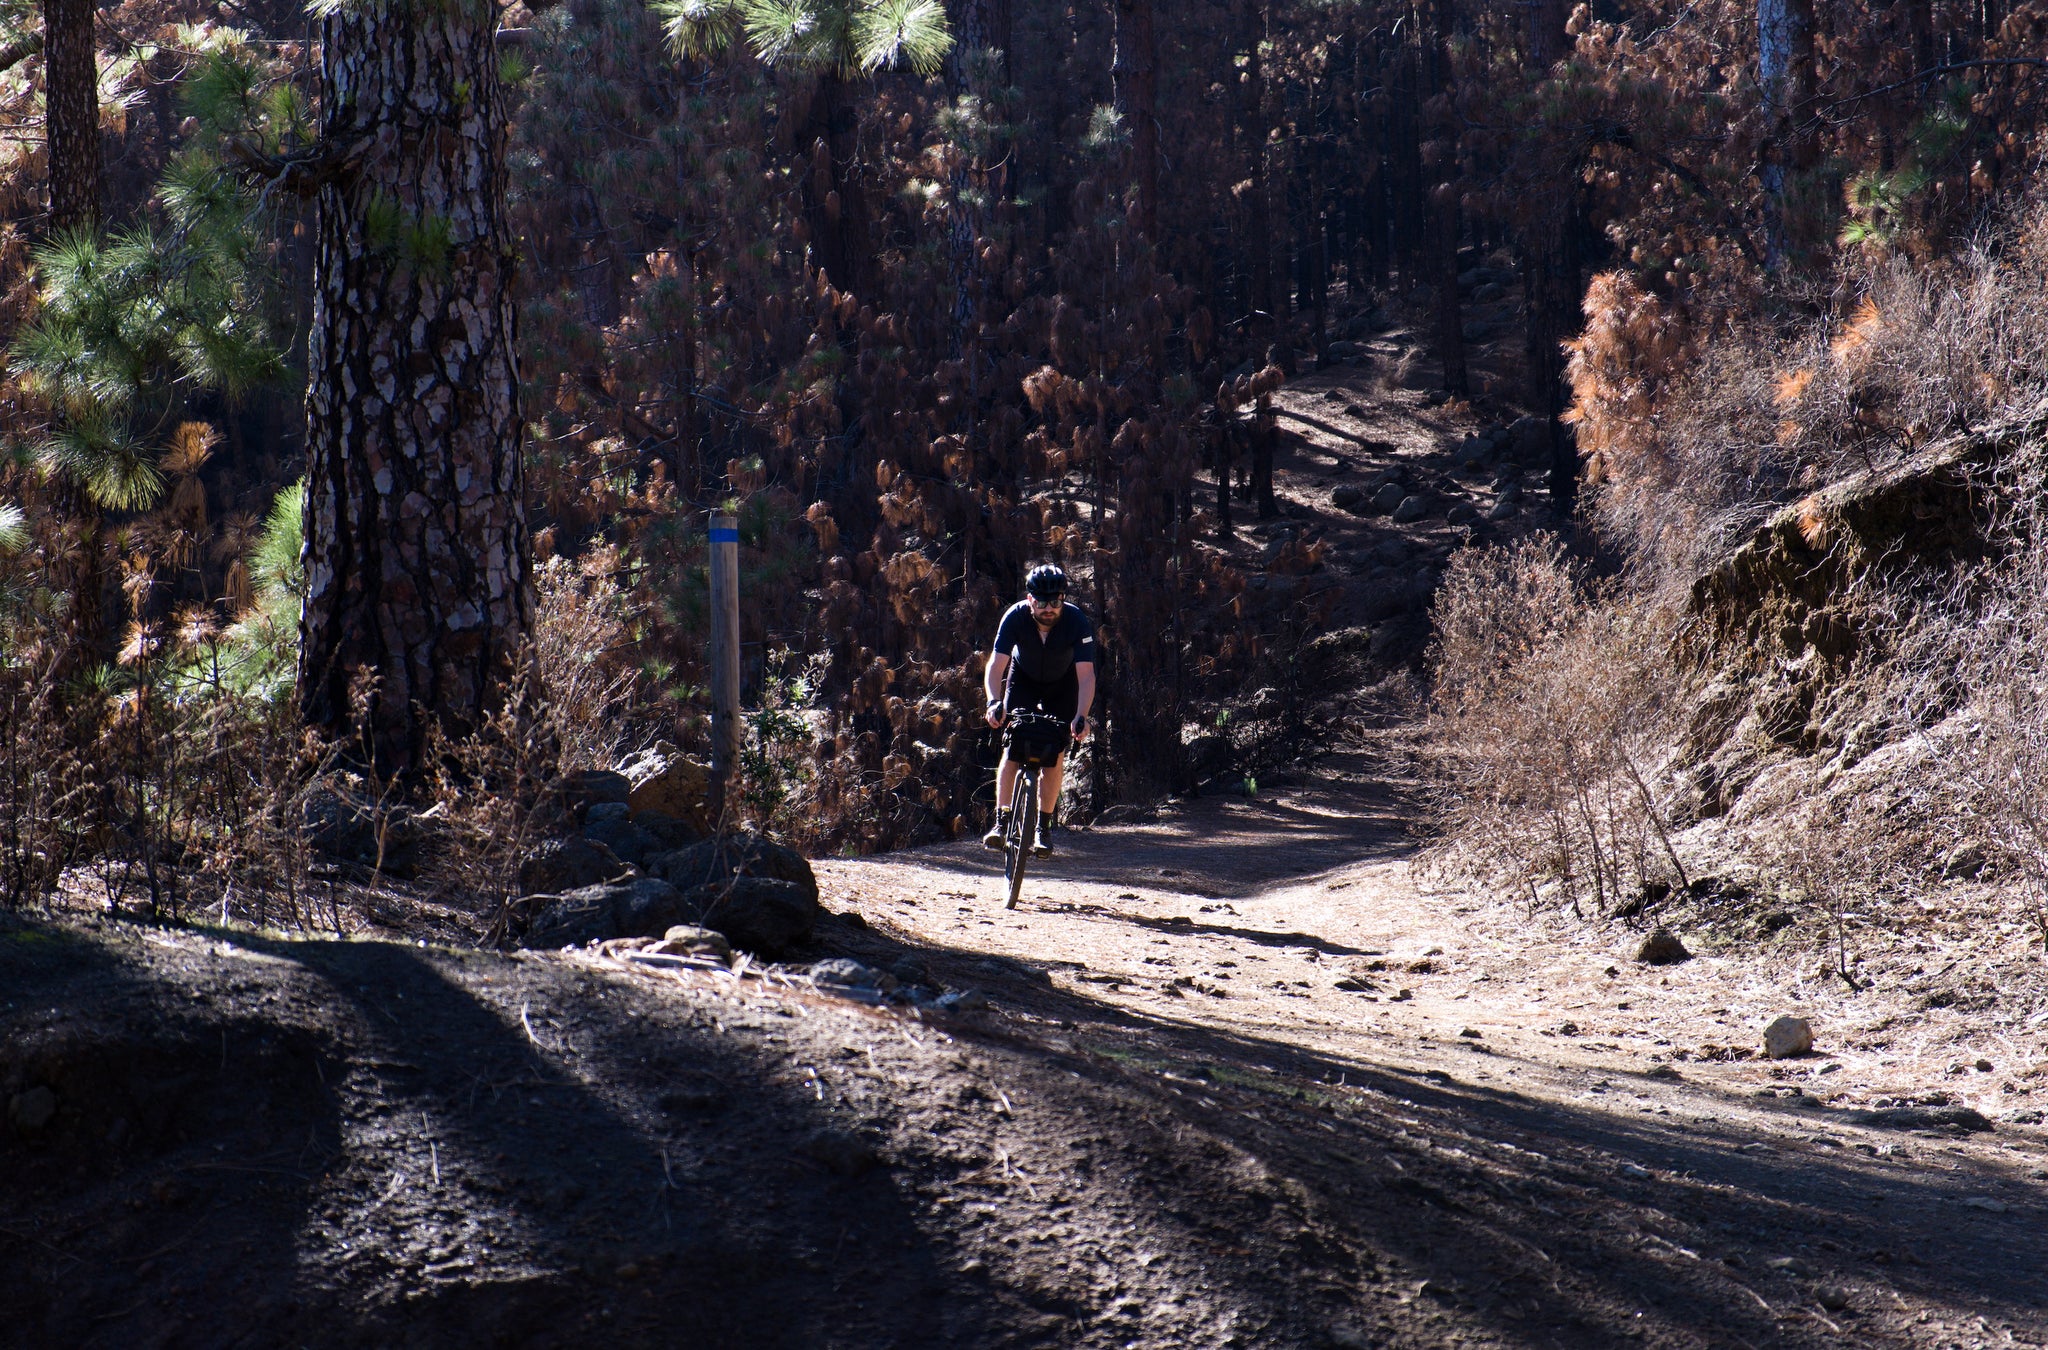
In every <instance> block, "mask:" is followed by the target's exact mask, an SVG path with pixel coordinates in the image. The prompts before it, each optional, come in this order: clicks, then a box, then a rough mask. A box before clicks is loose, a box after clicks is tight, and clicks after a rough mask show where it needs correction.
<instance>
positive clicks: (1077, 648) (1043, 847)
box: [981, 563, 1095, 855]
mask: <svg viewBox="0 0 2048 1350" xmlns="http://www.w3.org/2000/svg"><path fill="white" fill-rule="evenodd" d="M1066 592H1067V574H1066V573H1065V572H1063V571H1061V570H1060V569H1059V568H1057V567H1055V566H1053V565H1052V564H1051V563H1040V564H1039V565H1038V566H1036V567H1034V568H1032V569H1031V571H1030V573H1029V575H1027V576H1026V577H1025V578H1024V598H1023V599H1022V600H1019V601H1018V602H1017V603H1016V604H1014V605H1012V606H1010V608H1009V609H1008V610H1007V611H1006V612H1005V613H1004V614H1003V621H1002V623H1001V624H1000V625H999V626H998V627H997V628H996V641H995V648H994V650H993V651H991V652H990V653H989V658H988V673H987V676H986V677H985V679H984V681H983V684H984V687H985V688H986V690H987V692H988V724H989V725H990V726H992V727H1000V726H1001V725H1002V724H1003V721H1004V719H1005V718H1006V717H1008V716H1009V714H1010V713H1011V712H1012V711H1021V710H1025V709H1035V710H1037V711H1040V712H1046V713H1050V714H1052V715H1053V716H1054V717H1057V718H1059V719H1060V720H1061V721H1063V722H1065V723H1067V725H1068V727H1069V728H1070V729H1071V730H1072V732H1073V735H1074V739H1076V740H1086V739H1087V738H1088V709H1089V708H1090V707H1091V706H1093V705H1094V702H1095V625H1094V624H1092V623H1090V622H1088V616H1087V615H1086V614H1083V613H1082V612H1081V609H1080V607H1079V606H1078V605H1073V604H1069V603H1067V601H1066V599H1065V597H1066ZM1065 778H1066V758H1065V755H1064V754H1062V756H1061V757H1060V758H1059V759H1057V760H1055V761H1053V764H1052V767H1050V768H1048V769H1047V770H1046V771H1045V772H1044V773H1042V774H1041V775H1039V779H1038V833H1037V837H1036V838H1034V839H1033V840H1032V841H1031V851H1032V852H1033V853H1037V854H1041V855H1042V854H1046V853H1050V852H1052V841H1051V839H1049V838H1048V837H1047V836H1048V833H1049V831H1050V830H1051V827H1052V818H1053V812H1054V810H1055V809H1056V808H1057V807H1058V806H1059V801H1060V785H1061V783H1063V782H1064V781H1065ZM1016 785H1017V766H1016V765H1015V764H1014V763H1012V762H1011V760H1010V753H1009V748H1008V747H1007V746H1006V747H1004V750H1003V762H1002V764H1001V765H1000V766H999V767H998V768H997V770H996V821H995V824H994V826H992V827H991V828H990V829H989V832H988V833H987V834H985V835H983V836H982V837H981V842H982V843H983V844H985V845H987V846H988V847H989V848H992V849H997V850H1001V849H1002V847H1003V832H1004V831H1005V830H1006V829H1007V828H1008V827H1009V823H1010V796H1011V794H1012V793H1013V792H1015V791H1016Z"/></svg>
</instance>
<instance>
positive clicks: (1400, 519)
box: [1394, 494, 1429, 525]
mask: <svg viewBox="0 0 2048 1350" xmlns="http://www.w3.org/2000/svg"><path fill="white" fill-rule="evenodd" d="M1428 514H1429V504H1428V503H1427V502H1425V501H1423V500H1422V498H1420V497H1417V496H1414V495H1413V494H1410V495H1409V496H1406V497H1403V498H1402V499H1401V500H1400V502H1399V504H1398V505H1396V506H1395V507H1394V523H1395V524H1396V525H1406V524H1408V523H1409V522H1411V521H1416V520H1421V519H1422V518H1423V517H1424V516H1426V515H1428Z"/></svg>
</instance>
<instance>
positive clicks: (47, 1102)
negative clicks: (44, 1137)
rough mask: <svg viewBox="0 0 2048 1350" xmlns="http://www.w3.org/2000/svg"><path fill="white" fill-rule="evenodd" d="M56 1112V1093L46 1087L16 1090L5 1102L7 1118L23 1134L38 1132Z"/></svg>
mask: <svg viewBox="0 0 2048 1350" xmlns="http://www.w3.org/2000/svg"><path fill="white" fill-rule="evenodd" d="M56 1114H57V1094H56V1093H55V1092H52V1091H51V1090H50V1089H49V1088H46V1087H32V1088H30V1089H29V1090H28V1091H26V1092H17V1093H15V1094H14V1098H13V1100H12V1101H10V1102H8V1103H7V1119H8V1120H9V1121H10V1122H12V1123H13V1125H14V1128H15V1129H16V1130H18V1131H20V1132H21V1133H23V1134H40V1133H41V1132H42V1130H43V1127H44V1126H46V1125H48V1124H49V1123H50V1120H51V1118H52V1117H54V1116H55V1115H56Z"/></svg>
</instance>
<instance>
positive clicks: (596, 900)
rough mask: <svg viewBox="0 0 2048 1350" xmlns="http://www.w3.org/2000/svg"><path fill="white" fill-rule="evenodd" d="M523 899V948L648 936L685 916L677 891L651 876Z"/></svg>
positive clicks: (682, 899)
mask: <svg viewBox="0 0 2048 1350" xmlns="http://www.w3.org/2000/svg"><path fill="white" fill-rule="evenodd" d="M524 904H525V905H526V906H527V907H528V908H529V910H530V912H531V914H532V917H531V919H530V920H529V921H528V923H527V928H526V941H525V945H526V946H528V947H568V946H573V945H575V944H578V943H584V942H602V941H604V940H605V939H607V938H619V937H653V936H657V935H659V934H662V933H665V932H667V931H668V930H669V929H670V928H671V927H674V926H675V925H676V924H677V923H679V922H681V921H682V920H683V919H684V918H685V912H686V908H687V905H686V902H685V901H684V898H683V896H682V893H681V892H679V891H677V890H676V888H675V887H673V886H671V885H669V884H668V883H667V882H665V881H657V880H655V879H654V878H653V877H634V878H633V879H631V880H629V881H611V882H606V883H604V884H603V885H599V886H584V887H581V888H579V889H577V890H573V891H567V892H564V893H563V894H561V895H535V896H529V897H527V899H526V901H525V902H524Z"/></svg>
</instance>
